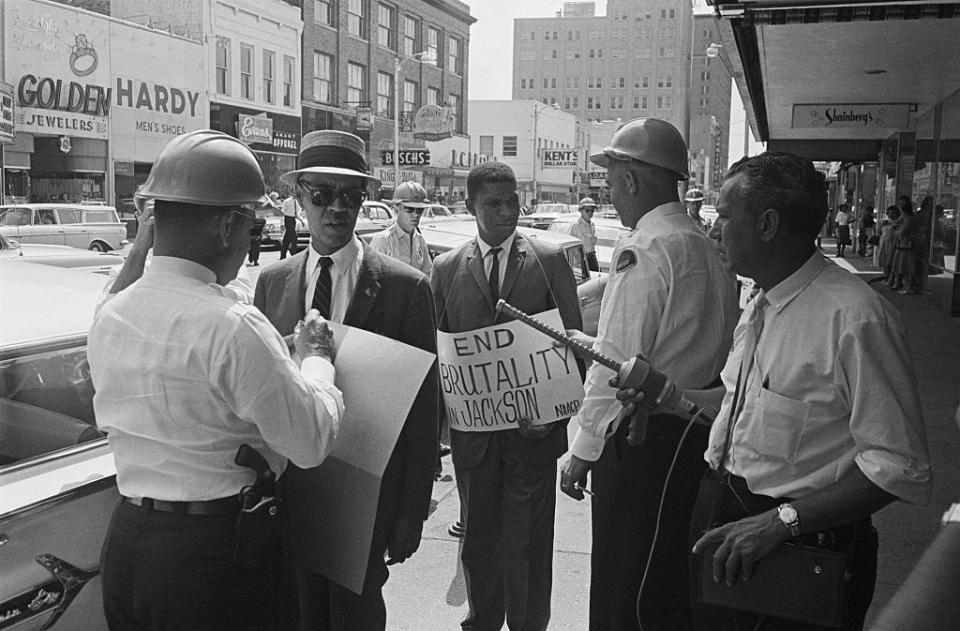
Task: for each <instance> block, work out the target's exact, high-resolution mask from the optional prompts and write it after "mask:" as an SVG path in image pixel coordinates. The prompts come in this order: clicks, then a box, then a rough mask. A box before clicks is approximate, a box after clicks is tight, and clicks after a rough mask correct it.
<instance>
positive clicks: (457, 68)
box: [447, 37, 556, 74]
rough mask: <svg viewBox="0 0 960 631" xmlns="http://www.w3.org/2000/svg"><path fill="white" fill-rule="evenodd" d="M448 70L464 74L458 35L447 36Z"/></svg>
mask: <svg viewBox="0 0 960 631" xmlns="http://www.w3.org/2000/svg"><path fill="white" fill-rule="evenodd" d="M554 52H556V51H554ZM447 70H449V71H450V72H453V73H456V74H463V57H462V56H461V55H460V40H459V39H457V38H456V37H448V38H447Z"/></svg>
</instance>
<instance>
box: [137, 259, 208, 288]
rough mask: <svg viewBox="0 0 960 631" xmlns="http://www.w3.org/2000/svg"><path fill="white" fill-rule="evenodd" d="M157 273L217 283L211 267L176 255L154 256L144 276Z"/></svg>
mask: <svg viewBox="0 0 960 631" xmlns="http://www.w3.org/2000/svg"><path fill="white" fill-rule="evenodd" d="M155 274H172V275H174V276H186V277H187V278H192V279H193V280H196V281H199V282H201V283H206V284H210V283H216V282H217V275H216V274H214V273H213V270H211V269H210V268H209V267H204V266H203V265H200V264H199V263H194V262H193V261H188V260H187V259H182V258H179V257H176V256H156V255H155V256H154V257H153V260H152V262H151V263H150V267H148V268H147V269H146V271H144V273H143V275H144V276H153V275H155Z"/></svg>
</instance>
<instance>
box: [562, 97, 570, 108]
mask: <svg viewBox="0 0 960 631" xmlns="http://www.w3.org/2000/svg"><path fill="white" fill-rule="evenodd" d="M563 109H565V110H568V109H570V97H569V96H565V97H563Z"/></svg>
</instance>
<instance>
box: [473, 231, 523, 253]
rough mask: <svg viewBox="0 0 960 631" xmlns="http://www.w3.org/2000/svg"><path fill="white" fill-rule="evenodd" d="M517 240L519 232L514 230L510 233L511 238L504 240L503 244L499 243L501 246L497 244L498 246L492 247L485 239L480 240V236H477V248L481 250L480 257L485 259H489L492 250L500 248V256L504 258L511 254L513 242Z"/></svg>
mask: <svg viewBox="0 0 960 631" xmlns="http://www.w3.org/2000/svg"><path fill="white" fill-rule="evenodd" d="M516 238H517V231H516V230H514V231H513V232H512V233H510V236H509V237H507V238H506V239H504V240H503V242H501V243H499V244H497V245H490V244H489V243H487V242H486V241H484V240H483V239H481V238H480V235H477V246H479V248H480V255H481V256H482V257H483V258H484V259H486V258H487V254H488V253H489V252H490V250H492V249H493V248H500V256H501V257H502V256H504V255H506V254H510V249H511V248H512V247H513V240H514V239H516Z"/></svg>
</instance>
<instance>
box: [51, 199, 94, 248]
mask: <svg viewBox="0 0 960 631" xmlns="http://www.w3.org/2000/svg"><path fill="white" fill-rule="evenodd" d="M56 213H57V219H58V221H59V224H60V227H61V228H62V229H63V236H64V244H65V245H69V246H70V247H73V248H86V247H87V244H89V243H90V231H89V230H88V229H87V226H86V225H84V224H83V211H81V210H80V209H79V208H57V209H56Z"/></svg>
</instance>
